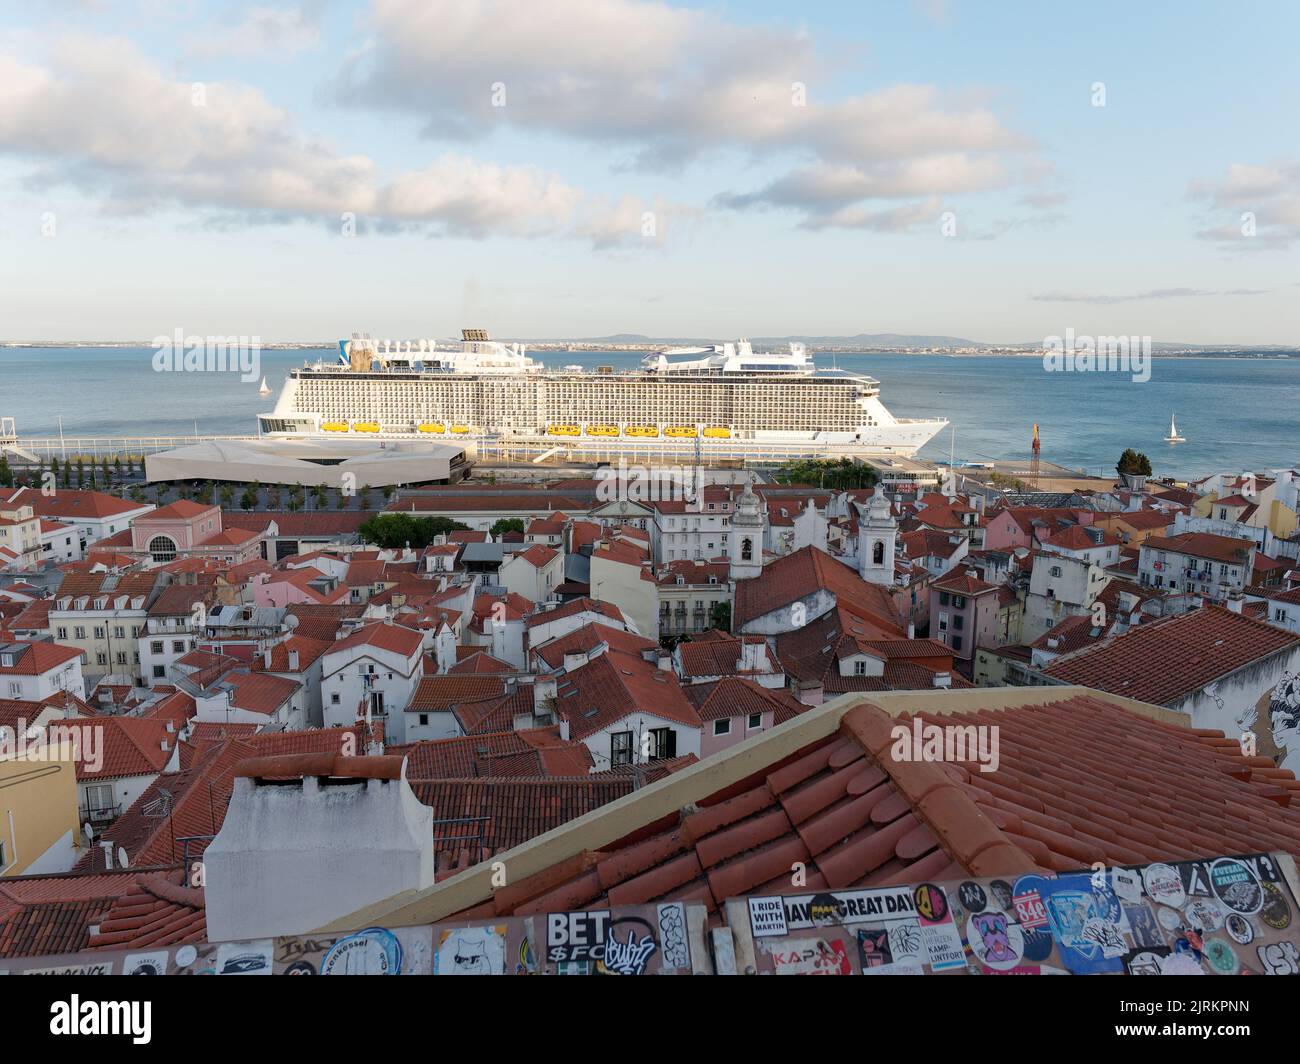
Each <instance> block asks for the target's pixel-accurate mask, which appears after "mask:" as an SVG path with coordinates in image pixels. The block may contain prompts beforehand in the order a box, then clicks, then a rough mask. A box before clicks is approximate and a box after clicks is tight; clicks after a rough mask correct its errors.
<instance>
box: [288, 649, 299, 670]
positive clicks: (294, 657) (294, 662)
mask: <svg viewBox="0 0 1300 1064" xmlns="http://www.w3.org/2000/svg"><path fill="white" fill-rule="evenodd" d="M289 671H290V672H297V671H298V651H296V650H291V651H289Z"/></svg>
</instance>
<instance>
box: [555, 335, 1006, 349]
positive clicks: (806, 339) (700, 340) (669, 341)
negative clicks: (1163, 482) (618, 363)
mask: <svg viewBox="0 0 1300 1064" xmlns="http://www.w3.org/2000/svg"><path fill="white" fill-rule="evenodd" d="M572 339H573V342H574V343H580V344H663V345H665V346H668V345H678V346H685V345H688V344H719V343H726V341H727V340H728V339H731V340H735V339H737V337H734V336H733V337H721V336H712V337H703V336H645V335H643V334H642V333H615V334H614V335H613V336H588V337H582V338H577V337H574V338H572ZM749 340H751V341H752V342H753V343H754V344H759V345H768V344H788V343H790V342H791V341H802V342H803V343H808V344H833V345H834V346H836V347H850V346H857V347H989V346H992V345H990V344H985V343H981V342H980V341H978V340H963V339H962V338H961V337H959V336H908V335H905V334H903V333H858V334H857V335H856V336H751V337H749ZM551 342H555V341H551Z"/></svg>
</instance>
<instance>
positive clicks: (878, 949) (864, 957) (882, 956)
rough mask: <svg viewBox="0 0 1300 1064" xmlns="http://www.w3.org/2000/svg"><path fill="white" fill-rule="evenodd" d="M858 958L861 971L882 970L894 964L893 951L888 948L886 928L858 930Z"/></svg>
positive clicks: (887, 931) (862, 928)
mask: <svg viewBox="0 0 1300 1064" xmlns="http://www.w3.org/2000/svg"><path fill="white" fill-rule="evenodd" d="M858 956H859V959H860V960H861V962H862V970H863V971H866V970H867V969H868V968H884V967H886V966H888V965H891V964H893V963H894V954H893V951H892V950H891V949H890V948H889V929H888V928H886V927H860V928H858Z"/></svg>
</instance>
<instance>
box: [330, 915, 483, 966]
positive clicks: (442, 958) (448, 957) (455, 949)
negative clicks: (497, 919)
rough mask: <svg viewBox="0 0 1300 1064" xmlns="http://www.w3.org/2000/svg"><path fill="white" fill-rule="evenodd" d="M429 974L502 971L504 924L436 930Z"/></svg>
mask: <svg viewBox="0 0 1300 1064" xmlns="http://www.w3.org/2000/svg"><path fill="white" fill-rule="evenodd" d="M337 948H338V947H337V946H336V947H335V949H337ZM332 952H333V951H331V953H332ZM327 962H328V959H327ZM326 974H327V975H328V974H330V973H328V972H327V973H326ZM336 974H338V973H336ZM380 974H383V973H380ZM433 974H434V975H505V974H506V925H505V924H495V925H493V926H489V927H456V928H451V929H450V930H447V931H441V932H439V933H438V951H437V952H436V953H435V954H434V955H433Z"/></svg>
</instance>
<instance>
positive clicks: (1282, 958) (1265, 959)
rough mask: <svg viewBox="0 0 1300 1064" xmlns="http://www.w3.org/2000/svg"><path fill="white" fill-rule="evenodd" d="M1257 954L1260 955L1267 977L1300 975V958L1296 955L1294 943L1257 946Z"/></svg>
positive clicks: (1260, 961)
mask: <svg viewBox="0 0 1300 1064" xmlns="http://www.w3.org/2000/svg"><path fill="white" fill-rule="evenodd" d="M1255 952H1256V953H1258V954H1259V963H1260V964H1262V965H1263V966H1264V974H1265V975H1300V956H1297V954H1296V947H1295V943H1294V942H1273V943H1271V944H1270V945H1267V946H1257V947H1256V949H1255Z"/></svg>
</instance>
